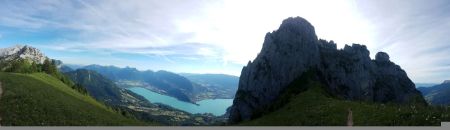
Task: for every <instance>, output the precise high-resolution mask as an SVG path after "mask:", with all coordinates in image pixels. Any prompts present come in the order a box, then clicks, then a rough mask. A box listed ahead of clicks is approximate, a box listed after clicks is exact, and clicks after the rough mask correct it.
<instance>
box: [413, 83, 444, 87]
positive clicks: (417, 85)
mask: <svg viewBox="0 0 450 130" xmlns="http://www.w3.org/2000/svg"><path fill="white" fill-rule="evenodd" d="M414 84H415V85H416V88H420V87H431V86H435V85H438V83H414Z"/></svg>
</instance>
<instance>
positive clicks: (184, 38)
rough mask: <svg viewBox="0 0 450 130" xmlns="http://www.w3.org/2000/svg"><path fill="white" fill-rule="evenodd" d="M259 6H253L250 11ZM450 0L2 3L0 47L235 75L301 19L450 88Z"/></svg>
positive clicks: (70, 60)
mask: <svg viewBox="0 0 450 130" xmlns="http://www.w3.org/2000/svg"><path fill="white" fill-rule="evenodd" d="M255 2H258V4H255ZM449 7H450V1H447V0H436V1H426V0H412V1H411V0H398V1H389V0H381V1H369V0H362V1H356V0H345V1H332V0H330V1H328V0H319V1H317V0H316V1H307V0H300V1H299V0H292V1H290V0H285V1H283V0H282V1H278V0H277V1H222V0H218V1H205V0H198V1H177V0H168V1H154V0H131V1H127V2H122V3H119V2H111V1H107V0H99V1H86V0H73V1H68V0H43V1H32V0H31V1H29V0H24V1H4V2H2V4H1V5H0V13H1V14H2V16H0V47H1V48H4V47H10V46H13V45H16V44H26V45H31V46H34V47H37V48H38V49H40V50H41V51H43V52H44V53H45V54H46V55H47V56H48V57H50V58H53V59H58V60H61V61H63V62H64V63H67V64H81V65H90V64H99V65H114V66H118V67H126V66H130V67H133V68H137V69H139V70H154V71H157V70H167V71H172V72H176V73H222V74H229V75H235V76H239V75H240V71H241V70H242V67H243V66H245V65H246V64H247V62H248V61H250V60H253V59H254V58H255V57H256V55H257V54H258V52H259V51H260V49H261V46H262V43H263V41H264V35H265V34H266V33H267V32H271V31H273V30H276V29H277V28H278V26H279V25H280V24H281V22H282V20H283V19H286V18H288V17H295V16H300V17H303V18H305V19H307V20H308V21H309V22H311V24H312V25H313V26H314V27H315V30H316V33H317V36H318V37H319V38H321V39H326V40H333V41H335V42H336V43H337V45H338V48H342V47H343V46H344V45H345V44H352V43H358V44H364V45H366V46H367V48H368V49H369V50H370V52H371V53H370V54H371V57H372V59H373V58H374V55H375V54H376V52H379V51H384V52H387V53H388V54H389V55H390V57H391V60H392V61H393V62H395V63H396V64H398V65H400V66H401V67H402V68H403V69H404V70H405V71H406V72H407V73H408V76H409V78H411V80H413V81H414V82H415V83H441V82H442V81H444V80H446V79H450V73H448V72H450V57H449V56H448V55H450V44H449V42H450V38H449V37H448V35H449V34H450V30H448V28H450V14H449V13H447V12H449V11H450V10H449V9H450V8H449Z"/></svg>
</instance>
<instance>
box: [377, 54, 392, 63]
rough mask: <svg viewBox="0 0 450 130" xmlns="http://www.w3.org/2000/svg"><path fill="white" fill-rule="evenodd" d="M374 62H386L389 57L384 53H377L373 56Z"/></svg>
mask: <svg viewBox="0 0 450 130" xmlns="http://www.w3.org/2000/svg"><path fill="white" fill-rule="evenodd" d="M375 60H376V61H381V62H388V61H390V60H389V55H388V54H387V53H386V52H378V53H377V54H376V55H375Z"/></svg>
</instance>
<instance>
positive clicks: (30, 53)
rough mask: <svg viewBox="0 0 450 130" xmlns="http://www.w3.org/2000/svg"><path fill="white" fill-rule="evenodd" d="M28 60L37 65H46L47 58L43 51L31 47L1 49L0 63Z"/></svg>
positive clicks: (19, 46) (21, 46) (17, 46)
mask: <svg viewBox="0 0 450 130" xmlns="http://www.w3.org/2000/svg"><path fill="white" fill-rule="evenodd" d="M19 58H20V59H28V60H31V61H33V62H35V63H40V64H42V63H44V60H45V59H46V58H47V57H46V56H45V55H44V54H43V53H41V51H39V50H38V49H36V48H34V47H31V46H27V45H25V46H23V45H16V46H14V47H10V48H0V61H11V60H16V59H19Z"/></svg>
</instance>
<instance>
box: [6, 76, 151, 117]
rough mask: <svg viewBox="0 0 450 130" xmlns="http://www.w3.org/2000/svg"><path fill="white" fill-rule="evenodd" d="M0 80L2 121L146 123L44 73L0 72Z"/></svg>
mask: <svg viewBox="0 0 450 130" xmlns="http://www.w3.org/2000/svg"><path fill="white" fill-rule="evenodd" d="M0 81H1V82H2V86H3V95H2V98H1V100H0V114H1V116H2V122H1V124H2V125H19V126H39V125H46V126H47V125H49V126H53V125H56V126H73V125H77V126H78V125H81V126H93V125H96V126H106V125H107V126H109V125H147V124H144V123H142V122H140V121H137V120H135V119H129V118H125V117H123V116H122V115H120V114H117V113H115V112H113V111H112V110H111V109H108V108H107V107H105V106H104V105H103V104H100V103H99V102H97V101H96V100H94V99H93V98H91V97H89V96H86V95H82V94H80V93H78V92H77V91H75V90H73V89H71V88H70V87H68V86H66V85H65V84H64V83H62V82H60V81H59V80H57V79H55V78H53V77H51V76H49V75H47V74H42V73H35V74H16V73H3V72H0Z"/></svg>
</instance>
